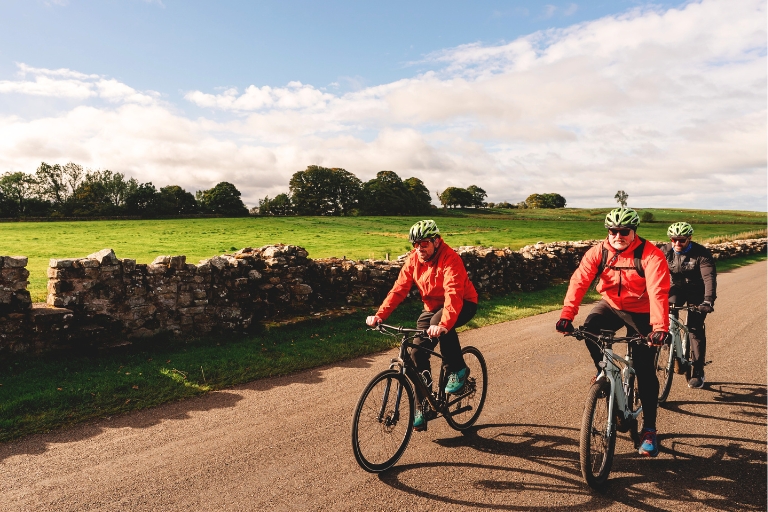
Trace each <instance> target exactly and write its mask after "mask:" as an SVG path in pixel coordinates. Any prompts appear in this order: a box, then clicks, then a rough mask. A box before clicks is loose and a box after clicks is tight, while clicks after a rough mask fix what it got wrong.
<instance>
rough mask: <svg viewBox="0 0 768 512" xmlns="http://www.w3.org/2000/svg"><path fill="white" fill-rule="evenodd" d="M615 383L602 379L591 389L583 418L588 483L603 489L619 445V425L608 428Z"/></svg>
mask: <svg viewBox="0 0 768 512" xmlns="http://www.w3.org/2000/svg"><path fill="white" fill-rule="evenodd" d="M610 393H611V384H610V383H609V382H608V381H607V380H606V379H598V380H597V381H595V383H594V384H592V387H590V388H589V391H588V392H587V402H586V405H585V406H584V415H583V416H582V419H581V433H580V436H579V464H580V465H581V474H582V476H583V477H584V480H586V482H587V485H589V486H590V487H592V488H593V489H599V488H600V487H601V486H602V485H603V484H604V483H605V482H606V480H608V475H609V474H610V472H611V465H612V464H613V450H614V448H615V447H616V428H615V424H614V427H613V428H611V431H610V432H608V431H607V430H608V424H609V423H611V422H610V421H609V420H610V418H609V417H608V400H609V399H610V396H609V395H610Z"/></svg>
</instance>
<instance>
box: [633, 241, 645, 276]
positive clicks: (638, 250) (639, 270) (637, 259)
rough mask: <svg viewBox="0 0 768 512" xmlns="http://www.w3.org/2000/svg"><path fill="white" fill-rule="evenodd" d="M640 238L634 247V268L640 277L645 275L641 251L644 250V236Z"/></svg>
mask: <svg viewBox="0 0 768 512" xmlns="http://www.w3.org/2000/svg"><path fill="white" fill-rule="evenodd" d="M638 238H640V245H638V246H637V247H636V248H635V270H637V273H638V275H639V276H640V277H643V278H644V277H645V270H644V269H643V264H642V261H643V251H644V250H645V238H642V237H638Z"/></svg>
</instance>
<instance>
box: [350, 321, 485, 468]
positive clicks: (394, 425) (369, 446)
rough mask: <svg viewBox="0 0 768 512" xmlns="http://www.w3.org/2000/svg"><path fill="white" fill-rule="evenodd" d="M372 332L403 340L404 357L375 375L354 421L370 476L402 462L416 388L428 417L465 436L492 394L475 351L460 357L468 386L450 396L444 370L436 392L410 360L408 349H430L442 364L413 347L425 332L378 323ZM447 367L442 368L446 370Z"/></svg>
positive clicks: (355, 440) (361, 460)
mask: <svg viewBox="0 0 768 512" xmlns="http://www.w3.org/2000/svg"><path fill="white" fill-rule="evenodd" d="M372 330H376V331H379V332H381V333H382V334H386V335H388V336H393V337H397V336H400V335H402V340H401V341H400V353H399V355H398V357H396V358H394V359H392V363H391V364H390V366H389V369H388V370H385V371H383V372H381V373H379V374H378V375H376V376H375V377H374V378H373V380H371V382H369V383H368V385H367V386H366V387H365V389H364V390H363V394H362V395H361V396H360V399H359V400H358V401H357V406H356V407H355V413H354V415H353V416H352V451H353V453H354V454H355V459H357V463H358V464H360V467H362V468H363V469H364V470H366V471H369V472H371V473H378V472H381V471H385V470H387V469H389V468H391V467H392V466H394V465H395V463H396V462H397V461H398V460H399V459H400V457H401V456H402V455H403V453H404V452H405V448H406V447H407V446H408V441H410V439H411V434H412V433H413V417H414V416H413V415H414V412H415V408H416V406H417V404H416V398H415V394H414V386H416V387H417V388H418V389H419V391H420V393H419V394H420V395H421V396H424V397H426V398H425V402H426V403H425V404H422V411H423V414H425V416H426V418H427V419H428V420H429V419H435V418H437V417H439V416H442V417H443V418H445V421H447V422H448V425H450V426H451V427H452V428H454V429H456V430H459V431H462V430H466V429H468V428H469V427H471V426H472V425H473V424H474V423H475V422H476V421H477V418H478V417H479V416H480V412H481V411H482V410H483V404H484V403H485V395H486V393H487V392H488V369H487V368H486V366H485V359H484V358H483V355H482V354H481V353H480V351H479V350H478V349H476V348H475V347H464V348H463V349H462V350H461V354H462V356H463V357H464V362H465V364H466V365H467V368H468V369H469V375H468V376H467V380H466V382H465V384H464V387H463V388H461V390H459V392H458V393H455V394H446V393H445V383H446V380H447V378H448V376H447V375H445V372H444V371H443V370H442V369H441V370H440V378H439V380H438V381H437V383H436V384H437V389H436V390H434V391H433V390H432V388H431V383H428V382H425V379H424V378H423V376H422V375H419V373H418V371H417V369H416V366H415V365H414V364H413V361H411V358H410V357H409V356H408V352H407V351H408V348H414V349H418V350H426V351H427V352H429V353H430V354H431V355H433V356H436V357H438V358H439V359H440V360H442V356H440V354H439V353H437V352H434V351H432V350H430V349H428V348H425V347H421V346H419V345H416V344H415V343H413V342H412V340H413V339H414V338H416V337H417V336H426V335H427V334H426V331H424V330H420V329H406V328H403V327H394V326H391V325H386V324H379V325H378V326H377V327H375V328H373V329H372ZM441 367H442V365H441Z"/></svg>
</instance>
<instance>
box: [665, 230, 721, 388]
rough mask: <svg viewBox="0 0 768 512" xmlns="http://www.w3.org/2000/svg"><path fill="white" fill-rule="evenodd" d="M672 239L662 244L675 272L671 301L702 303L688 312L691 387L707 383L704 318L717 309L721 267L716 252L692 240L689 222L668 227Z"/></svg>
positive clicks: (679, 303)
mask: <svg viewBox="0 0 768 512" xmlns="http://www.w3.org/2000/svg"><path fill="white" fill-rule="evenodd" d="M667 236H669V239H670V243H668V244H667V245H665V246H664V247H662V249H661V250H662V251H663V252H664V255H665V256H666V258H667V263H668V264H669V272H670V274H671V275H672V287H671V288H670V290H669V303H670V304H674V305H675V306H683V305H685V304H686V303H688V304H690V305H695V306H698V308H699V309H698V311H690V312H689V313H688V320H687V327H688V332H689V340H690V342H691V358H692V361H693V365H692V366H693V368H692V369H691V380H689V381H688V387H689V388H695V389H700V388H703V387H704V361H705V359H704V358H705V356H706V353H707V332H706V330H705V328H704V319H705V318H706V317H707V313H711V312H712V311H714V304H715V298H716V290H717V270H716V269H715V259H714V258H713V257H712V253H711V252H710V251H709V249H707V248H706V247H704V246H703V245H699V244H697V243H696V242H693V241H691V237H692V236H693V226H691V225H690V224H688V223H687V222H676V223H674V224H672V225H671V226H669V229H668V230H667Z"/></svg>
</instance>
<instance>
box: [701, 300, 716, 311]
mask: <svg viewBox="0 0 768 512" xmlns="http://www.w3.org/2000/svg"><path fill="white" fill-rule="evenodd" d="M714 310H715V308H714V307H712V303H711V302H709V301H708V300H705V301H704V302H702V303H701V304H699V313H711V312H713V311H714Z"/></svg>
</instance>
